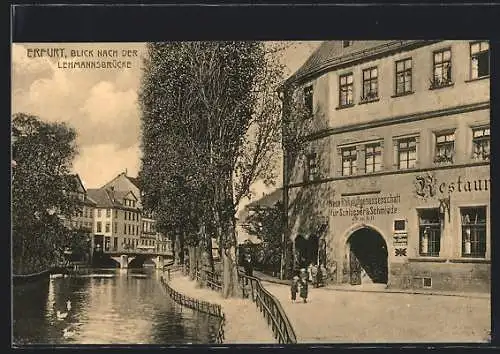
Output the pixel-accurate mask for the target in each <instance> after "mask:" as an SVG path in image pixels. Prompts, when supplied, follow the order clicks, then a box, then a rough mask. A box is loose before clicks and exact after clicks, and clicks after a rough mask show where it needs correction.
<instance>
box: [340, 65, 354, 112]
mask: <svg viewBox="0 0 500 354" xmlns="http://www.w3.org/2000/svg"><path fill="white" fill-rule="evenodd" d="M353 81H354V80H353V75H352V73H351V74H347V75H342V76H340V77H339V83H340V84H339V87H340V90H339V102H340V103H339V106H340V107H344V106H349V105H352V104H353V103H354V102H353V87H354V83H353Z"/></svg>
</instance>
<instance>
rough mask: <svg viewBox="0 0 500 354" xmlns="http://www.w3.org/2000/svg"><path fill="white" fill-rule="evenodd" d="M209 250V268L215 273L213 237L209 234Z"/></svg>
mask: <svg viewBox="0 0 500 354" xmlns="http://www.w3.org/2000/svg"><path fill="white" fill-rule="evenodd" d="M206 251H207V252H208V269H210V271H211V272H212V273H213V272H215V264H214V255H213V253H212V238H211V237H210V236H207V250H206Z"/></svg>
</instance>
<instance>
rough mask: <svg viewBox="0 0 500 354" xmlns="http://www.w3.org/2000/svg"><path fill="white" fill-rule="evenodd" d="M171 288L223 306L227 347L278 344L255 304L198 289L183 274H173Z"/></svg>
mask: <svg viewBox="0 0 500 354" xmlns="http://www.w3.org/2000/svg"><path fill="white" fill-rule="evenodd" d="M169 284H170V286H171V287H172V288H173V289H174V290H176V291H178V292H180V293H181V294H184V295H186V296H189V297H192V298H195V299H199V300H204V301H208V302H210V303H213V304H219V305H221V306H222V311H223V312H224V314H225V315H226V325H225V327H224V332H225V333H224V334H225V339H224V344H260V343H276V340H275V339H274V337H273V335H272V331H271V328H270V327H269V326H268V325H267V322H266V321H265V320H264V317H263V316H262V314H261V313H260V312H259V311H258V310H257V307H256V306H255V304H254V303H253V302H252V301H250V300H246V299H239V298H235V299H224V298H223V297H222V295H221V294H220V293H218V292H216V291H213V290H211V289H207V288H197V285H196V282H195V281H191V280H190V279H189V277H187V276H184V275H183V274H182V273H181V272H173V273H172V277H171V280H170V282H169Z"/></svg>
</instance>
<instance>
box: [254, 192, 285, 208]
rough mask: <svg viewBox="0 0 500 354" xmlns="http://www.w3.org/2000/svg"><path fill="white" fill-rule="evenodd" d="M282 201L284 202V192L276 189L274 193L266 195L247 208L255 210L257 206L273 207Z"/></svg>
mask: <svg viewBox="0 0 500 354" xmlns="http://www.w3.org/2000/svg"><path fill="white" fill-rule="evenodd" d="M281 200H283V190H281V189H276V190H275V191H274V192H271V193H270V194H266V195H265V196H263V197H262V198H260V199H257V200H254V201H253V202H251V203H249V204H248V205H247V206H246V207H247V208H253V207H256V206H260V207H273V206H274V205H275V204H276V203H277V202H279V201H281Z"/></svg>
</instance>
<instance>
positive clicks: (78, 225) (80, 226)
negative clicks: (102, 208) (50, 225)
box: [63, 174, 95, 240]
mask: <svg viewBox="0 0 500 354" xmlns="http://www.w3.org/2000/svg"><path fill="white" fill-rule="evenodd" d="M68 178H69V183H70V186H71V187H70V190H69V191H68V193H69V194H70V195H71V196H73V197H75V198H76V199H77V200H78V205H77V207H78V210H76V211H75V213H74V214H73V215H72V216H70V217H66V218H63V224H64V226H66V227H67V228H68V229H70V230H81V231H83V232H84V234H85V235H86V236H87V237H88V238H89V240H90V237H91V235H92V224H93V212H94V207H95V202H94V201H93V200H92V198H89V196H88V193H87V190H86V189H85V186H84V185H83V183H82V180H81V179H80V176H79V175H78V174H72V175H69V176H68Z"/></svg>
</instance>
